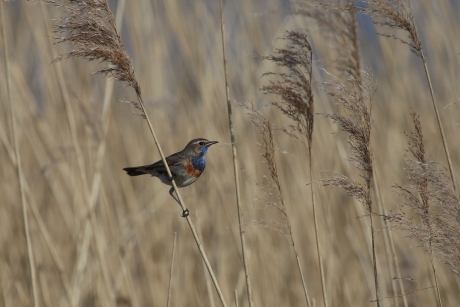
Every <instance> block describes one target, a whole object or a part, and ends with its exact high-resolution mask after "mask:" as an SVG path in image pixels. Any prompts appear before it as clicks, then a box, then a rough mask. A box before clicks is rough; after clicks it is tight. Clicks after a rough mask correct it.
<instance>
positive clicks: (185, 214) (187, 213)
mask: <svg viewBox="0 0 460 307" xmlns="http://www.w3.org/2000/svg"><path fill="white" fill-rule="evenodd" d="M174 191H175V190H174V187H172V188H171V189H170V190H169V194H170V195H171V196H172V198H174V200H175V201H177V203H178V204H179V206H180V201H179V199H178V198H177V197H176V196H175V195H174ZM189 214H190V212H189V211H188V209H185V210H184V211H182V215H181V216H182V217H187V216H188V215H189Z"/></svg>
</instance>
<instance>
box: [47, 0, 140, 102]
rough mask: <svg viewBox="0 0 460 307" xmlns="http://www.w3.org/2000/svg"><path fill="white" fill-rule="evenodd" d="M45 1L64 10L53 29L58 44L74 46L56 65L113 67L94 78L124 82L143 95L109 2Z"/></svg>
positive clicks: (94, 0) (103, 70) (97, 72)
mask: <svg viewBox="0 0 460 307" xmlns="http://www.w3.org/2000/svg"><path fill="white" fill-rule="evenodd" d="M43 1H44V2H45V3H48V4H52V5H54V6H56V7H59V8H62V9H63V10H64V14H65V15H64V17H58V18H57V24H55V25H54V26H53V29H54V32H55V33H56V34H57V35H58V36H57V37H55V41H56V43H71V44H72V46H73V49H72V50H71V51H69V52H67V53H65V54H62V55H60V56H58V57H56V58H55V59H54V60H53V62H57V61H62V60H66V59H69V58H72V57H81V58H84V59H86V60H88V61H100V62H105V63H107V64H109V67H108V68H104V69H100V70H98V71H95V72H94V74H103V75H105V76H107V77H109V78H113V79H115V80H118V81H121V82H122V83H124V84H125V85H126V86H130V87H132V88H133V89H134V90H135V91H136V93H137V94H139V95H140V87H139V84H138V82H137V79H136V76H135V74H134V67H133V66H132V63H131V60H130V58H129V57H128V55H127V54H126V51H125V47H124V46H123V43H122V41H121V37H120V35H119V34H118V31H117V28H116V24H115V18H114V17H113V14H112V12H111V11H110V8H109V5H108V3H107V1H105V0H92V1H57V0H43Z"/></svg>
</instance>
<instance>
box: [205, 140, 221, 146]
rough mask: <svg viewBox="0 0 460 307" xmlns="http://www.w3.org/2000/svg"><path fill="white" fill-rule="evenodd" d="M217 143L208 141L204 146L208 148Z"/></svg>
mask: <svg viewBox="0 0 460 307" xmlns="http://www.w3.org/2000/svg"><path fill="white" fill-rule="evenodd" d="M217 143H219V142H218V141H209V142H207V143H206V146H207V147H209V146H211V145H214V144H217Z"/></svg>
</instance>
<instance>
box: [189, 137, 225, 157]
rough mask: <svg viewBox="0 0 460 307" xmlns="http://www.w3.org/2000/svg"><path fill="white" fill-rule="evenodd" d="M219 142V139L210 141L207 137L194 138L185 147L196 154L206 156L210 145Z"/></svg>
mask: <svg viewBox="0 0 460 307" xmlns="http://www.w3.org/2000/svg"><path fill="white" fill-rule="evenodd" d="M216 143H218V142H217V141H208V140H206V139H202V138H199V139H194V140H191V141H190V142H189V143H188V144H187V146H186V147H185V149H186V150H191V151H193V152H194V153H195V154H197V155H199V156H205V155H206V152H207V151H208V148H209V146H211V145H214V144H216Z"/></svg>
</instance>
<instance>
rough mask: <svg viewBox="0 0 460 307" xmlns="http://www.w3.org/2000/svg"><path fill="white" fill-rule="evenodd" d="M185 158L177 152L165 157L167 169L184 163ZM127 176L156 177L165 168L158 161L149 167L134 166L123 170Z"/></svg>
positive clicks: (161, 161) (161, 162) (160, 161)
mask: <svg viewBox="0 0 460 307" xmlns="http://www.w3.org/2000/svg"><path fill="white" fill-rule="evenodd" d="M186 158H187V157H186V156H185V155H184V154H183V153H182V152H177V153H175V154H172V155H170V156H169V157H166V162H167V163H168V165H169V167H171V166H174V165H178V164H181V163H184V162H185V161H186ZM123 170H124V171H126V173H127V174H128V175H129V176H139V175H145V174H150V175H152V176H156V175H158V173H161V172H166V167H165V165H164V163H163V160H159V161H157V162H155V163H153V164H150V165H144V166H135V167H125V168H124V169H123Z"/></svg>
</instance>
